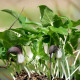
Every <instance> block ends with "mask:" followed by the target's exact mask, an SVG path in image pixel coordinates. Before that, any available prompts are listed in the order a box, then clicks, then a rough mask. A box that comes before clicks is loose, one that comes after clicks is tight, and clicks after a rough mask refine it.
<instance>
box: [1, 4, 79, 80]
mask: <svg viewBox="0 0 80 80" xmlns="http://www.w3.org/2000/svg"><path fill="white" fill-rule="evenodd" d="M39 8H40V13H41V23H38V22H33V21H31V20H29V19H28V18H26V17H25V16H22V15H20V17H19V19H18V21H19V23H20V24H21V25H22V27H21V28H16V29H10V30H5V31H4V32H0V58H1V59H2V60H3V61H4V59H6V57H7V56H6V53H7V50H8V49H9V48H10V47H12V46H15V45H21V46H22V47H23V46H29V47H30V48H31V51H32V53H33V58H32V60H31V61H30V62H26V63H29V65H33V64H31V62H33V61H35V60H36V56H39V60H38V65H43V66H44V65H45V66H46V68H47V70H46V71H48V72H46V71H45V73H47V75H49V74H48V73H49V68H48V65H49V64H48V62H49V54H48V53H49V47H50V45H56V46H58V47H59V48H61V51H62V55H63V56H62V59H59V60H60V62H62V63H63V65H64V66H65V68H67V67H66V65H65V60H64V59H65V58H66V57H67V55H70V56H73V50H76V49H77V47H78V39H79V38H80V31H78V30H77V28H76V26H78V25H80V20H78V21H73V20H70V19H68V18H67V17H65V16H58V15H56V14H54V12H53V11H52V10H51V9H49V8H48V7H47V6H45V5H40V6H39ZM2 11H4V12H7V13H9V14H10V15H12V16H13V17H15V18H17V17H18V16H19V14H18V13H17V12H15V11H12V10H8V9H4V10H2ZM34 25H36V26H37V27H34ZM45 43H46V44H47V46H48V50H47V53H45V50H44V44H45ZM25 56H26V55H25ZM55 56H56V54H53V57H52V61H51V62H52V63H53V67H54V65H55V64H56V61H57V60H58V59H57V60H55V58H56V57H55ZM11 57H13V58H14V57H15V56H13V55H11ZM45 62H46V63H45ZM15 64H16V62H15ZM59 64H60V63H59ZM38 67H40V66H38ZM60 67H61V66H60ZM60 67H59V68H60ZM69 67H70V66H69ZM75 68H76V65H75ZM52 70H53V69H52ZM70 70H71V67H70ZM42 71H43V70H42ZM61 74H62V72H61ZM67 74H68V73H67ZM75 76H79V74H76V75H75ZM76 80H78V79H76Z"/></svg>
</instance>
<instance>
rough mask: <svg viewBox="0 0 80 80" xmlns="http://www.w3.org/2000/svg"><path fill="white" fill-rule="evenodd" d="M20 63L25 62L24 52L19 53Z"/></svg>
mask: <svg viewBox="0 0 80 80" xmlns="http://www.w3.org/2000/svg"><path fill="white" fill-rule="evenodd" d="M17 57H18V63H23V62H24V59H25V58H24V55H23V54H18V56H17Z"/></svg>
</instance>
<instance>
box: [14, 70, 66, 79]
mask: <svg viewBox="0 0 80 80" xmlns="http://www.w3.org/2000/svg"><path fill="white" fill-rule="evenodd" d="M30 76H31V77H30V78H29V76H28V73H27V72H25V71H24V70H22V71H21V72H20V73H19V74H18V73H17V72H16V75H15V78H16V80H49V79H48V77H47V76H46V75H43V74H42V73H41V75H39V74H38V73H36V72H35V73H33V74H31V75H30ZM53 80H65V79H63V78H56V77H55V78H54V79H53Z"/></svg>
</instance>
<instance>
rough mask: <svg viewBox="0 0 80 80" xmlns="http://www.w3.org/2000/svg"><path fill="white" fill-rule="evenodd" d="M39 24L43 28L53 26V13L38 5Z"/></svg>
mask: <svg viewBox="0 0 80 80" xmlns="http://www.w3.org/2000/svg"><path fill="white" fill-rule="evenodd" d="M39 8H40V13H41V22H42V25H43V26H44V27H47V26H52V25H53V16H54V14H53V11H52V10H51V9H49V8H48V7H47V6H45V5H40V6H39Z"/></svg>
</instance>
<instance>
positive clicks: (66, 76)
mask: <svg viewBox="0 0 80 80" xmlns="http://www.w3.org/2000/svg"><path fill="white" fill-rule="evenodd" d="M61 67H62V69H63V73H64V74H65V77H66V79H67V75H66V71H65V69H64V66H63V63H62V62H61Z"/></svg>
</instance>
